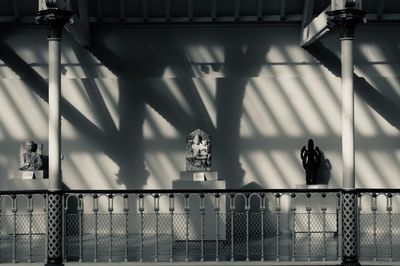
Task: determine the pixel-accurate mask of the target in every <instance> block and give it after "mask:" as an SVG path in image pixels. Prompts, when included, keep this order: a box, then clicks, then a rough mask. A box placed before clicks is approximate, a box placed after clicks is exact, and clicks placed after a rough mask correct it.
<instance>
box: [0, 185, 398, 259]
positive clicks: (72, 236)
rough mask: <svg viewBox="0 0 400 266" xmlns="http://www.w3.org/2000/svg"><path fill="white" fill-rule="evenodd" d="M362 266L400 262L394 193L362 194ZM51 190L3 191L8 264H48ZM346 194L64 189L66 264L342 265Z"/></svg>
mask: <svg viewBox="0 0 400 266" xmlns="http://www.w3.org/2000/svg"><path fill="white" fill-rule="evenodd" d="M357 193H358V219H357V221H358V224H359V230H358V246H359V249H358V250H359V257H360V259H362V260H387V261H392V260H399V259H400V252H399V250H400V249H399V247H400V215H399V213H396V210H397V211H398V209H397V206H398V205H399V203H398V202H397V201H398V197H397V196H398V195H399V193H400V191H395V190H390V191H389V190H385V191H383V190H357ZM46 197H47V192H46V191H36V192H8V193H7V192H1V194H0V262H3V263H5V262H43V261H45V260H46V257H47V255H46V254H47V250H46V247H47V220H46V219H47V218H46V212H47V203H46ZM341 204H342V191H341V190H335V189H329V190H207V191H205V190H190V191H189V190H143V191H128V190H127V191H108V190H107V191H83V190H82V191H66V192H64V196H63V206H62V207H63V210H64V212H63V225H64V226H63V236H64V238H63V256H64V261H77V262H124V261H125V262H128V261H129V262H143V261H155V262H157V261H160V262H161V261H188V262H191V261H271V260H272V261H321V262H324V261H341V259H342V226H341V225H342V210H341V209H342V208H341Z"/></svg>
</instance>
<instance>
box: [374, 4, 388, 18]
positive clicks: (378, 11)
mask: <svg viewBox="0 0 400 266" xmlns="http://www.w3.org/2000/svg"><path fill="white" fill-rule="evenodd" d="M385 4H386V0H380V1H378V8H377V11H376V13H377V18H378V19H382V14H383V9H384V8H385Z"/></svg>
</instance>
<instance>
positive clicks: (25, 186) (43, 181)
mask: <svg viewBox="0 0 400 266" xmlns="http://www.w3.org/2000/svg"><path fill="white" fill-rule="evenodd" d="M48 184H49V179H48V177H47V171H44V170H39V171H17V172H16V173H15V178H13V179H8V180H7V190H10V191H13V190H46V189H48Z"/></svg>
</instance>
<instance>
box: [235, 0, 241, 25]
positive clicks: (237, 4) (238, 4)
mask: <svg viewBox="0 0 400 266" xmlns="http://www.w3.org/2000/svg"><path fill="white" fill-rule="evenodd" d="M234 16H235V20H239V17H240V0H236V1H235V14H234Z"/></svg>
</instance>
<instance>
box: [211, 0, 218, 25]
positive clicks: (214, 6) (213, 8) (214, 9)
mask: <svg viewBox="0 0 400 266" xmlns="http://www.w3.org/2000/svg"><path fill="white" fill-rule="evenodd" d="M216 19H217V0H211V20H212V21H214V20H216Z"/></svg>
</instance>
